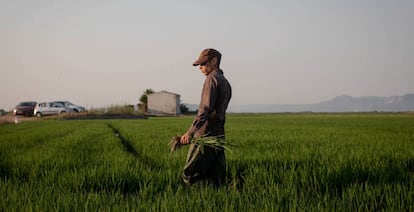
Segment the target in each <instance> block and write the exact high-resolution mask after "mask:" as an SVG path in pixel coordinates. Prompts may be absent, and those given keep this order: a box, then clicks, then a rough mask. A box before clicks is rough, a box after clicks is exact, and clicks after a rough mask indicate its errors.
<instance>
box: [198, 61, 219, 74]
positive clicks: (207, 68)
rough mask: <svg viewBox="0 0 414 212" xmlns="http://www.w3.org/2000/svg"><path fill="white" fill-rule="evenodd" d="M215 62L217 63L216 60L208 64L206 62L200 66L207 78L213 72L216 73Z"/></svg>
mask: <svg viewBox="0 0 414 212" xmlns="http://www.w3.org/2000/svg"><path fill="white" fill-rule="evenodd" d="M215 61H216V58H213V59H212V60H210V61H207V62H205V63H203V64H200V70H201V73H203V74H204V75H205V76H207V75H208V74H210V73H211V72H212V71H214V69H215V65H214V64H215Z"/></svg>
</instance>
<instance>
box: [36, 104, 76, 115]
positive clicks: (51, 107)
mask: <svg viewBox="0 0 414 212" xmlns="http://www.w3.org/2000/svg"><path fill="white" fill-rule="evenodd" d="M69 112H72V109H70V108H67V107H65V106H64V105H62V104H60V103H57V102H42V103H38V104H36V106H35V109H34V112H33V115H35V116H37V117H42V116H46V115H60V114H64V113H69Z"/></svg>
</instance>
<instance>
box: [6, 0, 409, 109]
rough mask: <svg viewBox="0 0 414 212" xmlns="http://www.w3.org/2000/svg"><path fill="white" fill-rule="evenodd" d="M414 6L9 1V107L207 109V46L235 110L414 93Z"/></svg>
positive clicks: (405, 2) (334, 0) (395, 2)
mask: <svg viewBox="0 0 414 212" xmlns="http://www.w3.org/2000/svg"><path fill="white" fill-rule="evenodd" d="M413 38H414V1H412V0H346V1H344V0H311V1H309V0H297V1H295V0H293V1H292V0H286V1H278V0H274V1H271V0H256V1H251V0H250V1H247V0H237V1H236V0H234V1H226V0H222V1H219V0H211V1H194V0H192V1H190V0H189V1H158V0H151V1H149V0H148V1H139V0H129V1H126V0H116V1H115V0H113V1H109V0H70V1H69V0H67V1H63V0H62V1H57V0H55V1H53V0H36V1H33V0H25V1H24V0H0V73H1V74H0V108H4V109H12V108H13V107H14V106H15V105H16V104H17V103H18V102H20V101H26V100H36V101H49V100H50V101H52V100H70V101H72V102H74V103H77V104H81V105H84V106H86V107H101V106H108V105H111V104H135V103H137V102H138V99H139V96H140V95H141V94H142V92H143V90H145V89H147V88H152V89H153V90H155V91H161V90H167V91H170V92H174V93H178V94H180V95H181V100H182V102H184V103H198V102H199V98H200V93H201V88H202V83H203V80H204V76H203V75H202V74H201V72H200V71H199V70H198V68H197V67H193V66H192V62H193V61H194V60H195V59H196V58H197V57H198V55H199V53H200V52H201V50H203V49H204V48H209V47H212V48H216V49H218V50H219V51H221V53H222V54H223V57H222V69H223V71H224V74H225V76H227V78H228V80H229V81H230V83H231V84H232V87H233V99H232V101H231V103H230V107H231V105H241V104H262V103H268V104H282V103H286V104H288V103H292V104H293V103H316V102H319V101H324V100H328V99H331V98H333V97H335V96H337V95H342V94H348V95H352V96H391V95H404V94H406V93H413V92H414V70H413V67H414V41H413Z"/></svg>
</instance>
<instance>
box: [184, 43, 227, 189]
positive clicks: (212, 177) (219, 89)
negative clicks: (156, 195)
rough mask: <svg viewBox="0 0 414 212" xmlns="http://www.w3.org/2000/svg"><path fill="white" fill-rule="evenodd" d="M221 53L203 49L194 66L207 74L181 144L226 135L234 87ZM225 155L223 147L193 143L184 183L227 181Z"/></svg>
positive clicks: (219, 182)
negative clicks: (221, 62) (226, 72)
mask: <svg viewBox="0 0 414 212" xmlns="http://www.w3.org/2000/svg"><path fill="white" fill-rule="evenodd" d="M220 61H221V53H220V52H218V51H217V50H215V49H205V50H203V51H202V52H201V54H200V56H199V57H198V59H197V60H196V61H195V62H194V63H193V66H198V65H199V66H200V70H201V73H203V74H204V75H205V76H206V79H205V81H204V86H203V90H202V94H201V101H200V105H199V108H198V113H197V116H196V117H195V118H194V121H193V123H192V125H191V127H190V128H189V129H188V130H187V132H186V133H185V134H184V135H182V136H181V143H182V144H189V143H190V141H191V139H192V138H200V137H220V138H224V134H225V133H224V123H225V121H226V110H227V106H228V104H229V102H230V99H231V86H230V84H229V82H228V81H227V79H226V78H225V77H224V76H223V71H222V70H221V69H220ZM225 178H226V158H225V155H224V149H222V148H220V149H215V148H212V147H208V146H204V151H202V150H201V149H200V146H198V145H197V144H191V146H190V148H189V150H188V154H187V160H186V164H185V166H184V170H183V179H184V182H185V183H187V184H189V185H192V184H194V183H195V182H197V181H200V180H208V181H210V182H212V183H214V184H215V185H217V186H218V185H221V184H223V183H225Z"/></svg>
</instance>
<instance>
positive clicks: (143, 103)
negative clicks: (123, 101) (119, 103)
mask: <svg viewBox="0 0 414 212" xmlns="http://www.w3.org/2000/svg"><path fill="white" fill-rule="evenodd" d="M152 93H154V90H152V89H151V88H149V89H146V90H145V91H144V92H143V93H142V95H141V97H140V98H139V102H141V103H140V104H139V109H140V111H141V112H144V113H145V112H147V111H148V95H150V94H152Z"/></svg>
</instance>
